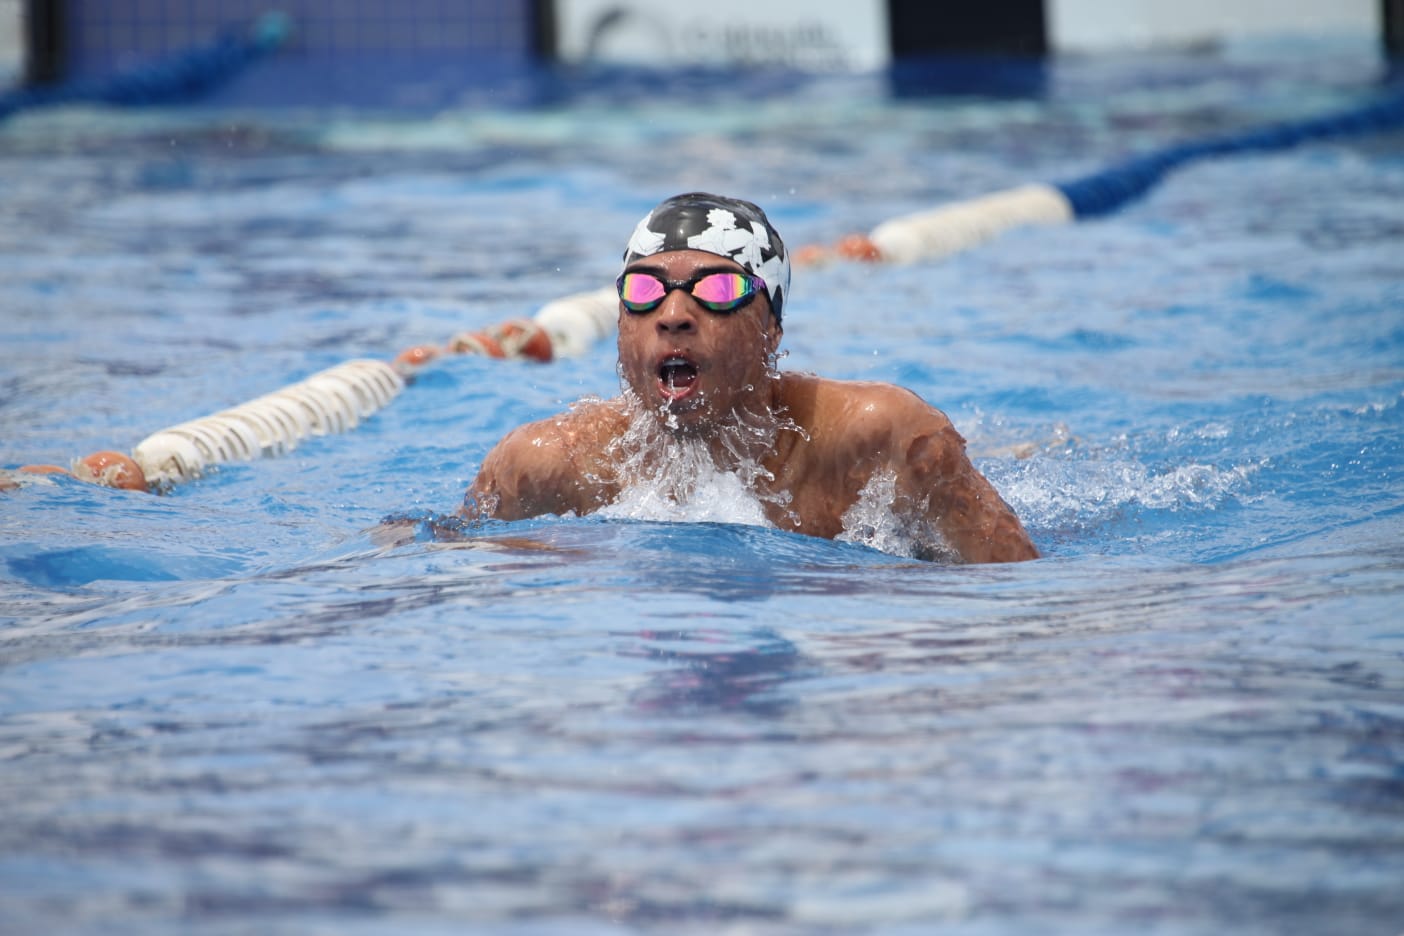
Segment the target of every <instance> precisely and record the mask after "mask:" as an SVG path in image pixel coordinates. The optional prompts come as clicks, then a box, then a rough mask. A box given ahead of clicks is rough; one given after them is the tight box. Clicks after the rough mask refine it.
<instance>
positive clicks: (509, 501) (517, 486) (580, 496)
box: [461, 420, 598, 520]
mask: <svg viewBox="0 0 1404 936" xmlns="http://www.w3.org/2000/svg"><path fill="white" fill-rule="evenodd" d="M587 487H588V485H587V484H586V482H585V479H584V478H583V477H582V476H581V473H580V471H579V470H578V469H577V468H576V466H575V465H574V463H573V461H572V459H571V458H570V455H569V446H568V445H567V439H566V437H565V434H564V433H563V432H562V430H561V428H560V426H559V423H558V422H554V421H552V420H543V421H542V422H536V423H529V424H527V425H525V426H521V427H520V428H518V429H515V430H513V431H512V432H510V433H508V434H507V436H506V437H505V438H503V439H502V441H501V442H498V443H497V445H496V446H494V447H493V449H492V451H491V452H489V453H488V455H487V458H485V459H483V465H482V468H481V469H480V470H479V472H478V476H477V478H476V479H474V481H473V484H472V485H471V486H470V487H469V488H468V494H467V496H466V497H465V498H464V505H463V509H462V511H461V512H462V513H463V515H464V516H466V517H469V518H471V519H479V518H488V517H491V518H495V519H498V520H524V519H526V518H528V517H539V516H542V515H544V514H565V513H570V512H571V511H575V512H576V513H582V514H583V513H588V512H589V511H590V510H592V509H594V507H593V506H587V505H586V503H585V501H586V496H585V495H586V488H587ZM594 506H598V505H594Z"/></svg>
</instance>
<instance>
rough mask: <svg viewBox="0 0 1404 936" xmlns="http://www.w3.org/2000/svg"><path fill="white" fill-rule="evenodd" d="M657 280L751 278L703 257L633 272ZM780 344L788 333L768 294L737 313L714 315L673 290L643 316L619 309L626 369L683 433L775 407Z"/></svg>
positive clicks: (670, 256)
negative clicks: (775, 358)
mask: <svg viewBox="0 0 1404 936" xmlns="http://www.w3.org/2000/svg"><path fill="white" fill-rule="evenodd" d="M635 271H637V272H642V273H651V274H653V275H654V276H657V277H659V278H661V279H664V280H667V281H670V282H681V281H686V280H691V279H693V278H695V277H697V276H700V275H704V274H707V273H714V272H717V273H744V272H746V271H745V269H744V268H743V267H741V265H740V264H738V263H736V262H735V261H732V260H728V259H727V258H725V257H720V256H718V255H716V254H712V253H706V252H705V251H701V250H674V251H668V252H666V253H659V254H654V255H653V256H651V257H643V258H640V259H638V260H635V261H634V262H633V263H631V264H629V266H628V268H627V272H635ZM779 343H780V326H779V325H778V324H776V322H775V317H774V316H773V315H771V314H770V300H769V298H768V297H767V296H766V295H765V292H764V291H763V290H762V291H761V292H760V293H759V294H758V295H757V296H756V297H755V299H753V300H752V301H751V302H750V303H749V304H747V305H745V306H743V307H741V308H739V309H736V310H735V311H733V312H726V313H718V312H710V311H708V310H707V309H705V308H703V307H702V305H701V304H700V303H699V302H698V301H697V300H696V299H695V298H694V297H693V296H692V295H690V294H689V293H688V292H687V290H685V289H673V290H669V292H668V294H667V295H666V296H665V297H664V299H663V302H662V303H661V304H660V305H659V306H658V307H657V308H655V309H652V310H651V311H648V312H643V313H634V312H629V311H628V310H626V309H625V308H624V307H623V304H622V303H621V305H620V308H619V369H620V374H621V375H622V376H623V378H624V381H625V382H626V383H627V384H628V386H629V387H630V388H631V389H632V390H633V391H634V393H635V394H637V395H638V397H639V399H640V400H641V401H643V403H644V404H645V405H647V406H648V407H649V408H650V409H655V410H658V411H660V412H663V413H666V414H667V415H668V416H669V419H670V422H671V421H674V420H675V421H676V422H677V424H678V425H680V426H694V427H701V426H704V425H705V424H706V423H707V422H709V421H711V420H719V419H725V418H726V417H727V416H728V415H730V414H732V413H733V412H735V411H736V410H737V409H738V408H744V409H746V410H748V411H750V412H760V411H762V410H763V409H764V408H765V407H766V405H767V404H768V402H769V400H770V386H769V384H770V381H769V379H768V377H767V372H768V369H769V368H768V362H769V359H770V356H771V355H772V354H773V353H774V352H775V350H776V348H777V347H778V346H779Z"/></svg>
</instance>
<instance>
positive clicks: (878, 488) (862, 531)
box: [834, 470, 960, 562]
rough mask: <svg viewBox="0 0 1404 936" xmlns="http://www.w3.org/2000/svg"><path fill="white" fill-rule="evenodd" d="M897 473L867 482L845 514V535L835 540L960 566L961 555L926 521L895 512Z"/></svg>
mask: <svg viewBox="0 0 1404 936" xmlns="http://www.w3.org/2000/svg"><path fill="white" fill-rule="evenodd" d="M896 502H897V473H896V472H895V471H892V470H886V471H879V472H876V473H874V474H873V476H872V477H871V478H869V479H868V483H867V484H865V485H864V486H863V490H861V491H859V492H858V500H856V501H854V503H853V506H852V507H849V508H848V509H847V510H846V511H844V513H843V516H842V517H841V518H840V522H841V523H842V524H843V532H841V533H840V534H839V535H838V536H836V537H834V538H835V539H837V540H839V541H840V542H843V543H855V544H857V545H859V546H867V547H868V548H870V549H876V550H878V551H879V552H885V553H888V554H890V555H894V556H906V557H908V558H912V559H930V560H934V561H937V562H959V561H960V554H959V553H958V552H957V551H956V550H955V549H953V548H951V546H950V544H949V543H947V542H946V540H945V538H944V537H943V536H942V535H941V533H940V531H939V530H937V529H936V528H935V527H934V526H933V525H932V524H930V523H929V522H927V521H926V520H925V519H916V518H912V517H908V516H906V515H905V513H904V512H901V511H897V510H895V509H894V505H895V504H896Z"/></svg>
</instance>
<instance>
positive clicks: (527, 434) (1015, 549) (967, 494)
mask: <svg viewBox="0 0 1404 936" xmlns="http://www.w3.org/2000/svg"><path fill="white" fill-rule="evenodd" d="M616 285H617V288H618V292H619V363H618V369H619V374H620V378H621V383H622V385H623V390H622V392H621V393H620V395H619V396H617V397H614V398H613V399H609V400H586V401H581V402H580V403H577V404H576V405H575V406H573V407H572V408H571V409H570V410H569V411H568V412H566V413H563V414H560V415H558V416H554V417H551V418H548V419H544V420H541V421H539V422H534V423H530V424H527V425H525V426H521V427H519V428H518V429H515V430H513V431H512V432H510V433H509V434H508V435H507V436H506V437H505V438H503V439H502V440H501V441H500V442H499V443H498V444H497V445H496V446H495V447H494V448H493V449H492V451H491V452H489V453H488V455H487V457H486V458H485V459H484V460H483V465H482V470H481V471H480V472H479V473H478V476H477V478H476V480H474V482H473V484H472V486H471V487H470V488H469V490H468V494H467V496H466V498H465V501H464V508H463V514H464V515H465V516H466V517H467V518H469V519H476V518H497V519H501V520H519V519H524V518H527V517H535V516H541V515H544V514H568V513H574V514H576V515H579V516H583V515H585V514H590V513H594V512H596V511H599V510H601V509H603V508H606V507H608V506H609V505H612V504H615V503H616V502H618V501H619V500H620V499H621V498H622V497H625V496H626V495H627V494H628V493H629V491H630V489H631V488H633V487H637V486H639V485H641V484H644V483H645V482H647V483H649V484H651V485H654V487H655V489H656V488H657V485H658V483H659V482H663V483H664V490H665V491H666V492H667V494H668V496H671V497H674V498H686V497H687V496H688V495H689V493H690V491H689V489H688V482H687V476H688V474H689V473H691V474H694V475H695V469H696V466H695V465H694V466H692V467H690V468H688V469H687V470H685V471H679V466H680V465H682V464H684V463H686V462H687V461H688V459H689V457H694V461H695V460H697V459H699V458H700V460H701V461H703V462H707V463H708V464H707V465H706V467H708V468H712V469H714V470H715V471H717V472H721V473H726V474H731V475H734V476H736V477H737V478H739V479H740V480H741V482H742V484H743V485H744V486H745V488H746V489H747V490H748V491H749V492H750V493H751V494H752V495H754V496H755V498H756V500H757V501H758V502H759V504H760V505H761V508H762V510H763V512H764V515H765V519H767V520H769V522H771V523H772V524H774V525H775V526H776V527H778V528H780V529H784V530H791V531H794V532H797V533H803V534H808V535H810V536H820V537H828V538H830V539H832V538H835V537H838V536H840V535H842V534H844V533H845V530H846V523H848V524H850V525H851V524H852V523H853V522H854V521H853V517H854V514H853V511H854V510H855V507H856V506H857V505H859V502H860V500H863V499H869V500H871V499H873V498H877V499H879V500H881V501H882V502H883V506H884V508H885V509H888V510H890V511H891V514H892V516H893V517H894V518H895V519H896V521H897V523H898V524H899V525H900V527H901V528H902V529H903V530H904V531H906V532H907V533H908V534H909V535H910V537H911V538H912V539H913V540H914V541H915V542H916V543H917V544H918V548H917V549H916V552H917V553H918V554H919V555H921V556H922V557H923V558H932V559H945V560H949V561H956V562H1015V561H1020V560H1024V559H1035V558H1037V557H1038V550H1037V549H1035V547H1034V545H1033V543H1032V541H1031V540H1030V539H1029V536H1028V534H1027V533H1026V532H1025V531H1024V527H1023V525H1022V524H1021V523H1020V522H1019V519H1018V517H1016V516H1015V515H1014V512H1013V511H1012V510H1011V509H1010V508H1009V506H1008V505H1007V504H1005V502H1004V501H1003V500H1002V499H1001V498H1000V496H999V494H998V493H997V492H996V491H995V489H994V487H993V486H992V485H991V484H990V482H989V481H988V480H986V478H985V477H984V476H983V475H981V474H980V472H979V471H977V470H976V469H975V467H974V465H972V464H971V462H970V459H969V458H968V457H967V456H966V453H965V440H964V439H962V438H961V436H960V434H959V433H957V432H956V430H955V428H954V427H953V426H952V425H951V422H950V420H949V419H947V418H946V416H945V414H943V413H942V412H941V411H940V410H938V409H936V408H934V407H932V406H930V405H928V404H927V403H925V402H923V401H922V400H921V399H920V398H919V397H918V396H917V395H916V394H914V393H912V392H910V391H908V390H905V389H902V388H900V387H897V386H894V385H891V384H886V383H874V382H858V381H843V380H831V379H826V378H822V377H816V376H813V375H810V374H801V373H782V372H780V371H779V370H778V369H777V368H776V360H777V353H778V350H779V345H780V339H781V335H782V331H783V330H782V324H781V322H782V315H783V312H784V309H785V306H786V304H787V300H788V298H789V289H790V264H789V259H788V257H787V256H786V252H785V245H784V243H783V242H782V241H781V239H780V235H779V234H778V233H776V231H775V229H774V227H772V226H771V224H770V221H769V220H768V219H767V218H766V216H765V213H764V212H763V211H762V210H761V209H760V208H759V207H757V206H756V205H753V204H751V203H750V202H746V201H741V200H738V199H733V198H725V197H720V196H716V195H708V194H703V193H692V194H687V195H678V196H675V197H673V198H669V199H667V200H666V201H664V202H662V203H661V204H659V205H658V206H657V207H656V208H654V209H653V211H652V212H650V213H649V214H648V216H646V217H645V218H644V219H643V220H642V221H640V222H639V224H638V226H637V227H636V228H635V230H634V233H633V236H632V238H630V240H629V244H628V248H627V249H626V250H625V252H624V267H623V272H622V273H621V275H620V277H619V279H618V281H617V284H616ZM699 453H700V454H699Z"/></svg>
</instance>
